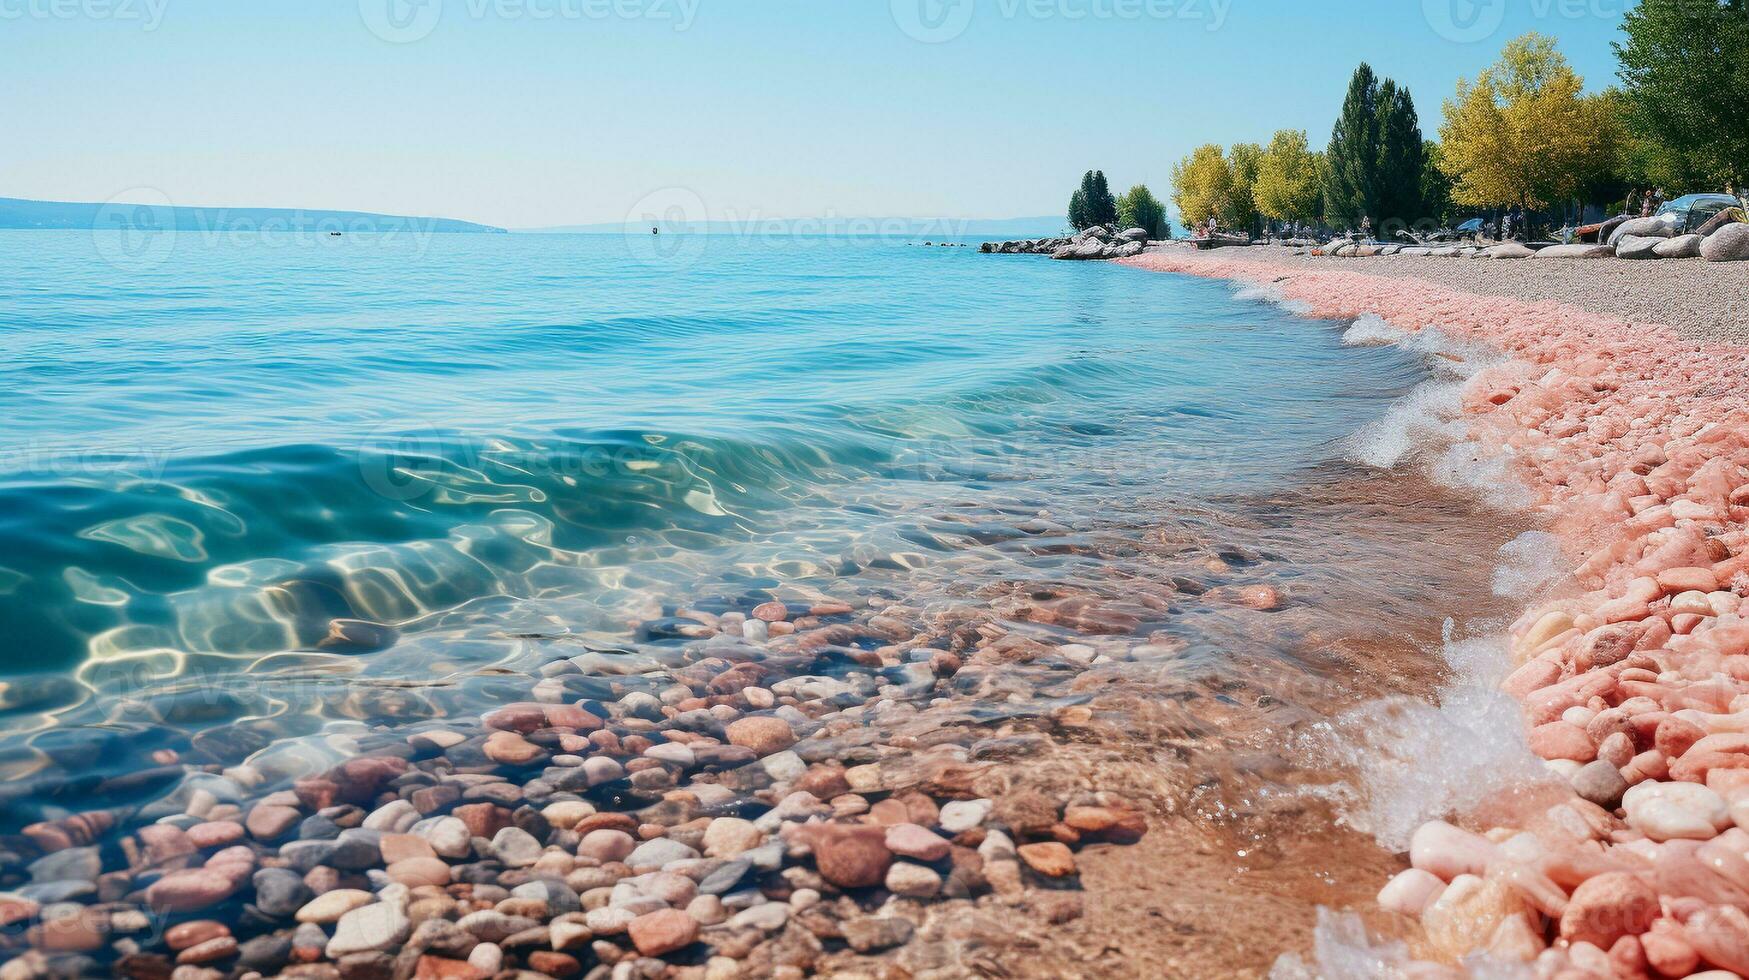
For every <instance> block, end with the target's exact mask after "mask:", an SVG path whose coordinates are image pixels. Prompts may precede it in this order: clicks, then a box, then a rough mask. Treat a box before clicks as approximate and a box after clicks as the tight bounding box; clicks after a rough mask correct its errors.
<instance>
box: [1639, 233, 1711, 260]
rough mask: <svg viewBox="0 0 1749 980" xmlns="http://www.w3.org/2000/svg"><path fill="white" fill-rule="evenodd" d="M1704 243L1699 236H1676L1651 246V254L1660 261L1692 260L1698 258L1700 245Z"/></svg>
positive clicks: (1703, 239)
mask: <svg viewBox="0 0 1749 980" xmlns="http://www.w3.org/2000/svg"><path fill="white" fill-rule="evenodd" d="M1703 241H1705V238H1703V237H1702V236H1700V235H1677V236H1676V237H1675V238H1666V239H1664V240H1663V241H1661V242H1659V243H1658V244H1656V245H1654V246H1652V252H1653V254H1655V255H1657V256H1658V257H1659V258H1661V259H1693V258H1698V257H1699V256H1700V243H1701V242H1703Z"/></svg>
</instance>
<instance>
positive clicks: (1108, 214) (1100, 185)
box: [1087, 170, 1117, 225]
mask: <svg viewBox="0 0 1749 980" xmlns="http://www.w3.org/2000/svg"><path fill="white" fill-rule="evenodd" d="M1087 217H1088V218H1089V219H1091V220H1090V222H1089V223H1090V224H1095V225H1115V224H1117V197H1116V196H1114V195H1113V194H1112V193H1111V185H1110V184H1108V183H1106V182H1105V171H1103V170H1095V171H1093V186H1092V189H1091V190H1089V191H1088V193H1087Z"/></svg>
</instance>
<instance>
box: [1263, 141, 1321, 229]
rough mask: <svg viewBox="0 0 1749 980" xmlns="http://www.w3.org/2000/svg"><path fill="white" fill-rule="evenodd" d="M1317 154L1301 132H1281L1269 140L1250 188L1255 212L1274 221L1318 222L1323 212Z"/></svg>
mask: <svg viewBox="0 0 1749 980" xmlns="http://www.w3.org/2000/svg"><path fill="white" fill-rule="evenodd" d="M1321 173H1322V171H1321V169H1320V165H1319V161H1318V154H1316V153H1313V152H1312V149H1311V145H1310V143H1308V142H1307V140H1306V131H1305V130H1303V129H1284V130H1282V131H1280V132H1278V133H1276V134H1275V137H1274V138H1273V139H1271V140H1270V141H1269V147H1268V148H1267V149H1265V150H1264V151H1263V158H1262V159H1261V160H1259V161H1258V165H1257V186H1256V187H1255V188H1253V189H1252V196H1253V197H1254V198H1255V199H1256V202H1257V210H1258V212H1259V213H1260V214H1262V215H1263V216H1264V217H1266V218H1273V219H1275V220H1277V221H1317V220H1318V217H1319V216H1320V215H1321V214H1322V213H1323V210H1324V185H1323V181H1322V180H1321V179H1320V174H1321Z"/></svg>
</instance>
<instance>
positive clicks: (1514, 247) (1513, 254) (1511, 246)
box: [1482, 242, 1536, 259]
mask: <svg viewBox="0 0 1749 980" xmlns="http://www.w3.org/2000/svg"><path fill="white" fill-rule="evenodd" d="M1482 254H1483V255H1486V256H1487V257H1488V258H1490V259H1528V258H1530V257H1531V256H1533V255H1535V254H1536V252H1535V251H1534V250H1533V249H1531V247H1530V246H1528V245H1525V244H1523V243H1522V242H1502V243H1500V244H1499V245H1495V246H1493V247H1492V248H1488V249H1485V250H1484V251H1483V253H1482Z"/></svg>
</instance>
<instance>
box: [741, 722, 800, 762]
mask: <svg viewBox="0 0 1749 980" xmlns="http://www.w3.org/2000/svg"><path fill="white" fill-rule="evenodd" d="M725 731H726V734H727V735H728V738H729V744H731V745H739V746H743V747H745V748H749V749H752V750H753V751H754V752H755V753H757V754H759V755H770V754H772V753H774V752H782V751H783V750H784V749H787V748H789V747H790V746H792V745H794V744H796V734H795V730H794V729H792V728H791V727H790V724H789V722H787V721H784V720H783V719H782V718H778V717H775V716H773V715H755V716H753V717H749V718H741V719H738V720H736V721H733V722H730V723H729V725H728V727H727V729H725Z"/></svg>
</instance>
